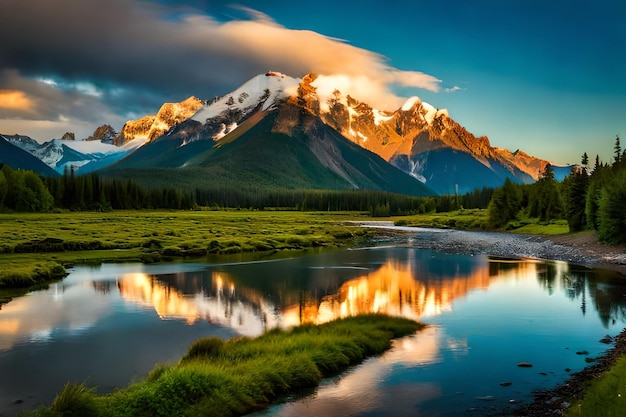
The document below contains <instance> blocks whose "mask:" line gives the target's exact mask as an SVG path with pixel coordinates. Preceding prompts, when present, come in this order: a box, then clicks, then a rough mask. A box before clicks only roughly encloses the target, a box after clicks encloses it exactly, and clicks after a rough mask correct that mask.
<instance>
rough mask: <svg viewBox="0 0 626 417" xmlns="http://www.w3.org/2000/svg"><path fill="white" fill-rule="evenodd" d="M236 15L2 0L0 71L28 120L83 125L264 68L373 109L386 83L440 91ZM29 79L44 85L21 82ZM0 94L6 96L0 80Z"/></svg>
mask: <svg viewBox="0 0 626 417" xmlns="http://www.w3.org/2000/svg"><path fill="white" fill-rule="evenodd" d="M207 7H208V6H207ZM238 10H239V11H242V12H244V13H246V14H248V15H249V18H247V19H245V18H238V19H231V20H228V21H225V22H224V21H218V20H217V19H216V18H215V17H213V16H211V15H209V14H204V12H201V11H200V10H199V9H194V8H191V7H181V6H167V5H166V4H157V3H149V2H140V1H138V0H90V1H89V2H85V1H81V0H55V1H54V2H52V1H49V0H2V1H0V15H1V16H11V18H10V19H6V21H3V23H2V25H0V38H2V39H11V41H10V42H2V43H0V63H2V64H1V65H2V68H0V70H4V71H3V73H4V75H6V73H7V71H9V70H10V71H13V73H14V74H17V75H18V76H19V77H20V78H21V79H22V81H23V82H24V83H26V84H28V85H27V86H26V87H24V88H14V89H15V90H18V91H23V92H24V94H28V97H35V98H36V99H35V102H34V107H35V108H36V112H37V114H38V115H39V116H41V117H45V115H47V117H51V119H50V120H56V119H55V117H57V118H58V114H65V115H68V117H70V118H76V119H81V120H92V119H93V118H94V115H95V114H96V111H100V110H102V111H103V113H104V114H107V113H111V112H112V113H115V114H117V115H124V116H127V115H130V114H136V115H141V114H147V113H154V112H156V110H157V109H158V107H159V105H160V104H161V103H163V102H166V101H180V100H183V99H185V98H186V97H188V96H190V95H195V96H197V97H202V98H206V99H210V98H212V97H214V96H216V95H222V94H225V93H227V92H228V91H231V90H232V89H234V88H236V87H237V86H239V85H240V84H242V83H243V82H245V81H246V80H248V79H250V78H252V77H253V76H254V75H257V74H260V73H264V72H266V71H267V70H276V71H280V72H283V73H286V74H289V75H292V76H294V77H300V76H303V75H305V74H306V73H308V72H309V71H313V72H315V73H317V74H322V75H328V76H330V75H333V74H341V75H344V76H347V77H351V78H354V79H355V81H354V82H355V83H356V84H358V85H359V86H360V87H359V88H360V90H362V91H366V92H367V91H369V92H370V94H369V97H371V99H372V100H376V102H373V103H372V104H373V105H374V106H377V107H380V108H384V107H385V106H386V105H388V103H396V104H397V103H399V102H401V101H402V100H401V99H398V98H397V97H396V96H395V95H394V94H393V93H392V92H391V90H390V89H391V88H392V87H393V85H400V86H403V87H414V88H418V89H426V90H429V91H438V90H439V89H440V86H439V84H440V80H438V79H437V78H436V77H433V76H431V75H428V74H424V73H421V72H417V71H403V70H400V69H398V68H394V67H393V66H391V65H390V64H389V63H388V60H387V59H386V57H384V56H383V55H380V54H377V53H374V52H372V51H368V50H366V49H362V48H358V47H356V46H353V45H350V44H348V43H346V42H343V41H341V40H338V39H334V38H330V37H326V36H323V35H321V34H319V33H316V32H313V31H309V30H296V29H290V28H286V27H284V26H281V25H280V24H278V23H277V22H275V21H274V20H273V19H272V18H271V17H270V16H267V15H266V14H264V13H262V12H259V11H256V10H252V9H249V8H246V7H238ZM208 12H209V13H211V12H214V10H208ZM16 34H19V35H16ZM9 78H10V77H9ZM33 78H38V79H40V80H42V79H47V80H51V81H52V83H50V84H48V85H45V83H42V82H37V84H33V81H31V82H30V83H27V82H26V80H28V79H30V80H32V79H33ZM81 86H82V88H81ZM0 89H3V90H10V88H9V86H8V84H7V77H6V76H5V77H0ZM362 99H365V97H364V98H362ZM54 100H56V102H55V101H54ZM44 101H45V103H46V105H48V103H51V104H50V106H51V108H48V109H46V108H44V106H43V102H44ZM96 103H99V104H98V105H97V104H96ZM89 106H95V107H92V108H89ZM61 108H62V109H61ZM87 113H91V114H87ZM104 114H103V115H102V116H104ZM5 116H6V113H5ZM102 116H101V117H100V119H101V122H102V123H104V122H108V120H103V117H102ZM20 117H27V115H26V114H25V113H22V114H21V115H20ZM30 117H32V115H31V116H30ZM0 118H2V113H0Z"/></svg>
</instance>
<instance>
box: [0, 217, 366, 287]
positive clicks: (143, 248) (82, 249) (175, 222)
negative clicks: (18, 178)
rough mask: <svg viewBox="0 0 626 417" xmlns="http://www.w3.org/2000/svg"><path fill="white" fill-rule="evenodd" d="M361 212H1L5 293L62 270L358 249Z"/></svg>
mask: <svg viewBox="0 0 626 417" xmlns="http://www.w3.org/2000/svg"><path fill="white" fill-rule="evenodd" d="M358 218H362V216H361V215H360V214H359V213H321V212H296V211H236V210H233V211H112V212H106V213H95V212H60V213H9V214H0V288H3V287H4V288H8V287H12V288H15V287H30V286H32V285H37V284H39V283H42V282H46V281H50V280H53V279H58V278H61V277H63V276H64V273H65V270H64V266H68V265H72V264H76V263H90V262H91V263H100V262H108V261H140V262H146V263H151V262H160V261H174V260H182V259H185V258H199V257H205V256H212V255H233V254H242V253H255V252H257V253H263V254H265V255H268V254H271V253H274V252H280V251H288V250H312V249H316V248H327V247H340V246H345V245H348V244H354V243H355V240H356V239H359V238H362V237H364V236H365V235H366V234H367V233H371V232H368V231H367V230H365V229H363V228H358V227H354V226H351V225H349V224H347V223H346V224H344V222H345V221H346V220H354V219H358Z"/></svg>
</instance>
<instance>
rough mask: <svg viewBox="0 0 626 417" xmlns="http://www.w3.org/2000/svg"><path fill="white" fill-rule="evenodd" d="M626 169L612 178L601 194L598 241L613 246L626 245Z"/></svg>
mask: <svg viewBox="0 0 626 417" xmlns="http://www.w3.org/2000/svg"><path fill="white" fill-rule="evenodd" d="M624 207H626V169H622V170H620V171H619V172H617V174H616V175H614V176H612V177H611V180H610V181H608V182H607V183H606V184H605V185H604V187H602V190H601V192H600V201H599V204H598V239H599V240H600V241H602V242H606V243H611V244H622V243H626V210H624Z"/></svg>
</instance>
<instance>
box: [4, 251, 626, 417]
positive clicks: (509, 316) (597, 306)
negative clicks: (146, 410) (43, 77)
mask: <svg viewBox="0 0 626 417" xmlns="http://www.w3.org/2000/svg"><path fill="white" fill-rule="evenodd" d="M625 295H626V285H625V283H624V281H623V280H620V279H619V278H618V277H616V276H615V275H612V274H610V273H603V272H600V271H591V270H588V269H585V268H580V267H576V266H572V265H568V264H566V263H563V262H545V261H538V260H506V259H489V258H487V257H485V256H465V255H454V254H442V253H438V252H434V251H429V250H423V249H414V248H410V247H402V246H398V247H387V248H371V249H364V250H344V251H333V252H325V253H320V254H315V255H311V256H302V257H298V258H292V259H283V260H280V261H265V262H249V263H233V264H204V265H202V264H162V265H140V264H135V265H128V264H103V265H100V266H97V267H90V266H79V267H76V268H75V269H74V270H73V271H72V272H71V273H70V275H69V276H68V277H67V278H66V279H65V280H63V281H61V282H58V283H53V284H51V285H50V287H49V288H48V289H46V290H41V291H35V292H32V293H30V294H28V295H26V296H23V297H18V298H15V299H14V300H12V301H11V302H9V303H7V304H5V305H2V306H1V309H0V375H2V376H3V378H0V414H2V415H7V416H14V415H17V412H18V411H19V409H25V410H26V409H32V408H34V407H35V406H36V405H37V404H40V403H42V402H50V401H51V400H52V399H53V398H54V395H55V394H56V393H57V392H58V391H59V390H60V389H61V387H62V386H63V384H65V383H66V382H67V381H72V382H81V381H85V380H89V381H90V383H93V385H95V386H97V387H98V389H99V390H101V391H103V392H106V391H110V390H112V389H114V387H116V386H124V385H127V384H128V383H129V381H131V379H133V378H135V379H137V378H142V377H145V375H146V374H147V373H148V372H149V371H150V369H152V367H153V366H154V364H155V363H160V362H175V361H177V360H178V359H179V358H180V357H181V356H182V355H183V354H184V352H185V351H186V350H187V348H188V346H189V345H190V344H191V343H192V342H193V341H194V340H197V339H198V338H199V337H206V336H216V337H220V338H222V339H229V338H231V337H234V336H236V335H237V334H240V335H245V336H256V335H259V334H261V333H263V332H264V331H265V330H267V329H268V328H273V327H283V328H286V327H290V326H294V325H299V324H304V323H314V324H319V323H324V322H327V321H329V320H332V319H335V318H339V317H345V316H349V315H355V314H361V313H370V312H379V313H386V314H390V315H396V316H403V317H407V318H410V319H414V320H420V321H423V322H425V323H427V324H429V326H428V327H427V328H426V329H425V330H423V331H420V332H418V333H417V334H415V335H413V336H411V337H408V338H403V339H401V340H398V341H395V342H394V347H393V349H392V350H390V351H388V352H387V353H385V354H384V355H383V356H381V357H377V358H372V359H370V360H368V361H366V363H364V364H362V365H360V366H359V367H356V368H354V369H352V370H351V371H349V372H348V373H345V374H342V375H341V376H340V377H339V379H338V380H335V381H333V382H330V383H328V384H327V386H325V387H321V388H320V389H319V390H317V391H316V393H315V396H316V398H319V399H320V400H319V401H314V399H311V398H307V399H306V400H305V402H304V403H303V402H299V401H295V402H293V403H290V404H289V405H284V406H283V408H280V409H273V411H271V412H270V413H269V414H268V415H272V416H274V415H285V416H291V415H298V416H299V417H306V416H313V415H320V414H325V413H326V411H328V410H331V411H328V413H330V414H332V412H334V411H336V410H342V412H343V413H344V415H354V416H356V415H361V414H362V413H370V412H374V411H372V410H376V411H375V412H374V414H372V415H386V416H390V415H405V414H403V413H404V411H406V409H407V407H408V408H410V407H414V408H413V409H415V407H418V408H419V409H420V410H421V412H423V413H424V414H423V415H436V413H439V415H454V413H455V412H457V411H458V410H466V409H468V408H469V407H476V406H477V404H475V401H476V400H475V397H485V396H490V395H495V394H497V393H498V391H496V390H501V389H502V387H501V386H500V385H499V382H501V381H503V380H505V381H512V382H513V385H512V386H511V387H510V388H509V389H508V390H506V393H504V392H500V394H501V395H500V397H498V398H497V400H495V401H493V402H490V403H489V406H490V407H493V406H495V407H500V408H502V407H506V406H507V404H508V400H509V399H510V398H518V399H520V398H521V399H523V398H525V396H526V397H527V396H529V395H530V392H531V391H532V390H533V389H537V388H542V387H551V386H554V384H556V383H558V382H559V381H562V380H563V379H564V378H565V377H566V376H567V372H566V371H565V369H571V371H572V372H574V371H576V370H579V369H581V368H582V367H583V366H585V364H586V363H585V361H584V359H585V358H582V357H581V356H580V355H576V352H577V351H582V350H584V351H588V352H589V356H590V357H595V356H597V355H598V354H600V353H601V352H602V351H604V350H605V349H606V345H604V344H601V343H599V342H598V340H600V339H601V338H603V336H605V335H606V334H609V335H615V334H617V333H618V332H619V331H620V330H621V329H622V328H623V327H624V324H625V323H626V297H625ZM120 352H124V354H120ZM520 361H528V362H532V363H533V366H534V367H533V369H536V370H537V371H536V372H532V373H529V372H527V370H520V369H519V368H517V366H516V364H517V363H519V362H520ZM485 364H489V366H488V367H485ZM540 372H541V373H540ZM470 376H471V377H470ZM459 392H461V393H463V395H458V394H457V393H459ZM505 395H506V396H505ZM17 399H19V400H24V402H23V403H19V404H20V405H19V406H16V405H11V404H17V403H15V401H16V400H17ZM3 404H4V405H3ZM480 405H484V404H478V406H480ZM307 407H308V408H309V410H317V413H312V414H311V413H307V412H305V409H306V408H307ZM325 410H326V411H325ZM332 410H334V411H332ZM455 410H456V411H455ZM376 413H378V414H376ZM442 413H443V414H442ZM446 413H448V414H446Z"/></svg>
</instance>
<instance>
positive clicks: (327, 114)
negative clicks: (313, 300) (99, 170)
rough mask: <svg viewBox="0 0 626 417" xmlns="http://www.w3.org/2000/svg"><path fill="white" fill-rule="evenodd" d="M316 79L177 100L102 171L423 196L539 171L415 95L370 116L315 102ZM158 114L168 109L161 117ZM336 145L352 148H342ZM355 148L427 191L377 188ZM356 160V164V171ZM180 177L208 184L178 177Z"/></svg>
mask: <svg viewBox="0 0 626 417" xmlns="http://www.w3.org/2000/svg"><path fill="white" fill-rule="evenodd" d="M316 79H317V77H316V76H315V75H314V74H308V75H306V76H305V77H303V78H302V79H296V78H292V77H288V76H286V75H284V74H280V73H277V72H268V73H267V74H260V75H258V76H256V77H254V78H252V79H251V80H249V81H248V82H246V83H245V84H243V85H242V86H241V87H239V88H238V89H236V90H235V91H233V92H231V93H230V94H227V95H224V96H221V97H217V98H215V99H213V100H211V101H208V102H202V101H200V100H198V99H195V98H194V97H191V98H190V99H188V100H186V102H189V103H190V104H191V106H179V108H181V107H185V108H188V109H190V110H189V111H186V112H184V113H181V115H180V116H178V117H177V118H176V119H175V122H167V121H168V120H172V119H173V118H172V114H173V113H172V111H169V112H167V113H166V112H163V113H166V115H167V117H163V116H159V114H161V113H162V111H160V112H159V114H157V115H156V116H148V117H146V118H142V119H139V120H138V121H133V122H132V123H131V122H129V123H127V125H126V126H125V128H126V127H127V126H128V127H129V128H130V127H134V130H133V134H134V135H138V136H141V137H146V138H147V139H148V143H147V144H146V145H144V146H143V147H142V148H140V149H138V150H137V151H135V152H133V153H132V154H130V155H129V156H127V157H126V158H124V159H123V160H121V161H119V162H118V163H117V164H115V165H114V166H112V167H110V170H109V172H110V173H111V172H117V174H118V175H127V176H128V175H138V176H141V175H143V174H140V173H138V172H137V171H134V174H130V173H129V172H126V173H122V170H136V169H138V168H141V169H147V170H149V172H150V176H151V177H152V179H153V180H154V172H153V171H150V170H154V169H159V168H176V170H175V171H172V172H169V173H168V177H167V178H169V180H168V181H173V177H176V178H178V179H179V180H182V181H184V182H186V183H194V182H198V181H200V182H202V183H213V184H214V183H216V182H219V181H222V180H228V181H235V182H236V183H242V182H246V183H253V182H254V181H258V182H259V184H263V185H271V186H281V185H282V186H286V187H305V188H307V187H315V188H319V187H330V188H346V187H350V188H374V189H385V190H393V191H396V192H404V193H407V192H408V193H412V194H415V193H417V194H421V193H425V192H426V191H425V190H426V189H427V188H429V189H431V190H434V191H436V192H437V193H442V194H453V193H455V192H458V193H465V192H468V191H472V190H473V189H474V188H480V187H483V186H489V187H497V186H500V185H502V184H503V183H504V180H505V179H506V178H511V179H512V180H514V181H516V182H527V183H528V182H533V181H535V180H536V179H537V178H538V175H539V174H540V173H541V172H542V171H543V169H544V168H545V166H546V165H547V164H548V163H549V162H548V161H545V160H541V159H538V158H535V157H532V156H530V155H528V154H526V153H524V152H522V151H519V150H518V151H516V152H510V151H508V150H506V149H498V148H496V147H493V146H491V144H490V143H489V139H488V138H487V137H484V136H483V137H476V136H474V135H472V134H471V133H470V132H468V131H467V130H466V129H465V128H464V127H463V126H461V125H460V124H459V123H457V122H456V121H454V120H453V119H452V118H451V117H450V116H449V115H448V112H447V111H446V110H439V109H436V108H434V107H433V106H431V105H429V104H428V103H425V102H422V101H421V100H420V99H419V98H417V97H412V98H410V99H408V100H407V101H406V102H405V103H404V105H402V106H401V107H400V108H398V109H396V110H393V111H386V110H378V109H375V108H373V107H372V106H370V105H369V104H367V103H365V102H361V101H359V100H358V99H356V98H354V97H352V96H351V95H350V94H349V92H347V93H343V92H341V91H338V90H335V91H334V92H333V93H332V94H330V95H326V96H325V95H323V94H320V93H318V87H317V85H316ZM183 103H185V102H183ZM200 103H201V104H200ZM166 106H171V103H168V104H166V105H164V106H163V107H162V110H163V109H164V108H166ZM197 106H200V107H198V109H197V112H195V113H194V114H193V115H191V109H194V108H196V107H197ZM157 119H160V120H162V121H161V122H159V123H158V125H160V126H162V127H163V126H171V128H170V129H169V130H165V127H163V129H161V130H159V131H156V132H157V133H150V132H155V130H154V126H155V125H157V122H156V120H157ZM162 132H165V133H164V134H163V135H162V136H160V137H156V138H155V136H156V135H157V134H160V133H162ZM281 135H283V136H281ZM129 137H135V136H132V135H129ZM285 137H289V138H292V139H294V141H292V142H294V143H298V145H302V146H300V147H296V146H295V145H294V146H290V147H288V148H284V147H283V143H282V142H281V141H282V140H285ZM253 138H256V139H253ZM329 138H332V139H329ZM342 138H343V139H345V140H348V141H349V142H351V143H352V144H354V145H358V147H347V145H344V144H343V142H342V141H341V139H342ZM234 142H237V144H234ZM243 143H245V144H246V145H245V146H244V145H242V144H243ZM260 143H262V144H263V145H260ZM226 145H228V146H226ZM265 147H268V148H267V149H266V148H265ZM359 148H360V149H359ZM279 150H280V152H279ZM362 150H367V151H369V152H370V153H373V154H375V155H377V156H378V157H380V158H382V159H383V160H384V161H386V162H388V163H389V164H391V165H393V166H395V167H396V168H398V169H399V170H401V171H403V172H404V173H406V174H408V175H410V176H411V177H413V178H414V179H416V180H419V181H420V182H421V183H423V184H424V185H426V187H427V188H426V187H416V186H415V185H413V183H412V182H409V183H407V181H406V180H405V179H403V177H398V175H397V171H389V170H385V175H390V176H391V177H393V178H394V180H393V181H392V180H388V181H380V179H381V175H382V174H381V172H382V170H383V168H382V166H384V164H382V165H381V163H380V161H378V160H377V161H376V162H373V160H372V156H371V154H370V153H363V152H362ZM356 154H358V155H360V157H359V158H361V160H362V162H363V163H358V161H359V159H358V158H357V157H356V156H355V155H356ZM365 155H367V156H365ZM294 160H296V161H299V163H298V164H296V163H293V162H294ZM320 166H321V167H323V170H322V171H319V175H318V176H317V177H315V176H314V175H311V173H312V172H313V171H309V172H299V171H298V170H299V169H300V170H303V171H306V170H307V169H310V170H312V169H313V167H315V169H320ZM368 166H369V168H368ZM373 166H375V167H376V168H375V169H372V167H373ZM569 169H570V167H563V168H562V169H559V167H556V168H555V172H556V173H557V176H565V175H567V173H568V172H569ZM190 170H193V171H194V172H197V173H198V175H208V176H209V178H202V179H200V178H196V179H192V178H187V177H185V175H188V174H189V172H190ZM198 170H199V171H198ZM329 171H330V173H331V174H329ZM183 172H184V174H183ZM183 177H184V178H183ZM338 178H339V179H340V180H338ZM400 178H402V179H400Z"/></svg>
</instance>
